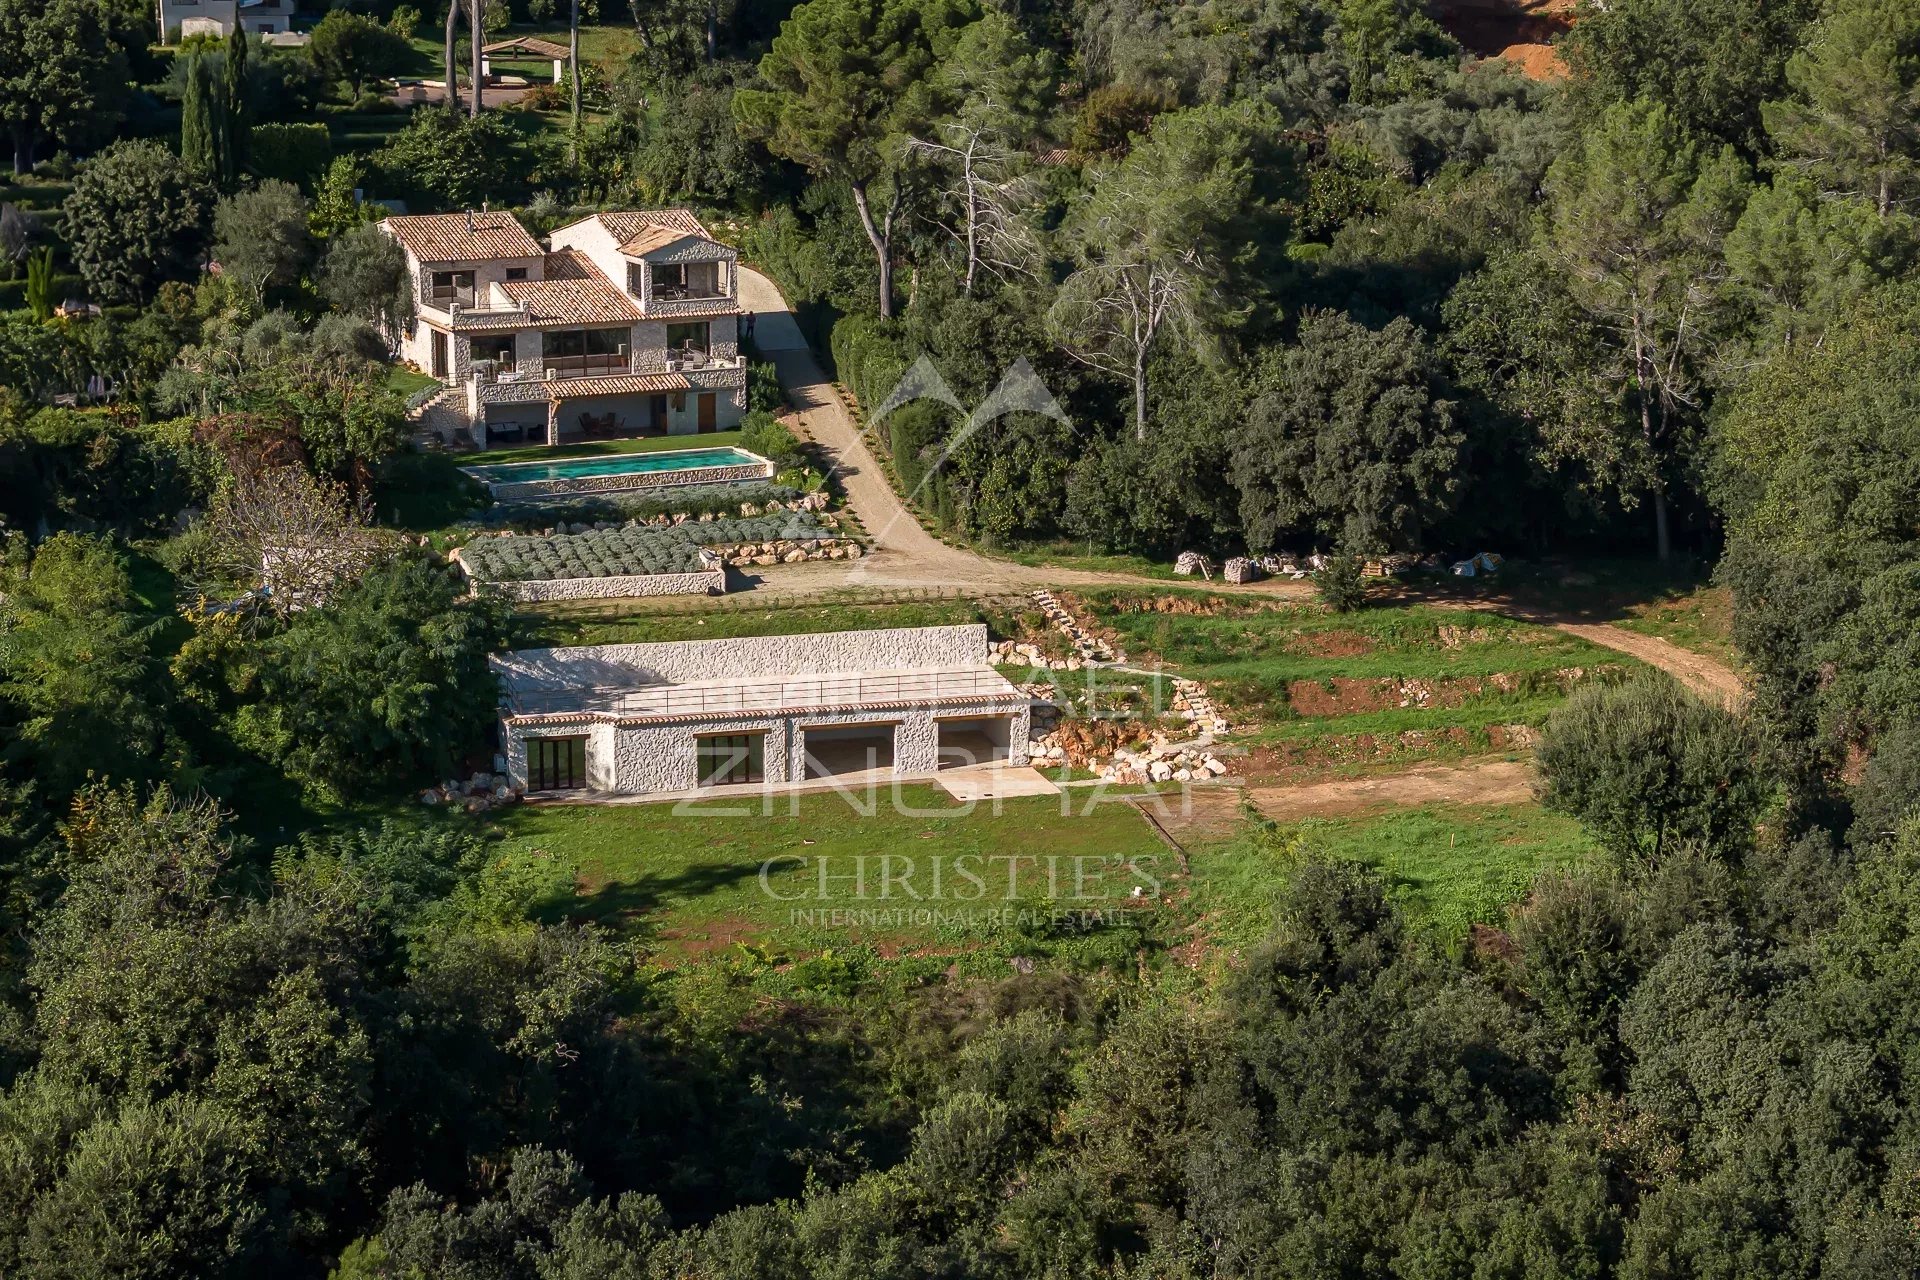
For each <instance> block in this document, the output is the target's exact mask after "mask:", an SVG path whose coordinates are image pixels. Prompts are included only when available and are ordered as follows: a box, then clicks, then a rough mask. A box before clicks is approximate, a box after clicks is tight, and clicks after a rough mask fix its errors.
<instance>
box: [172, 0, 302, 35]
mask: <svg viewBox="0 0 1920 1280" xmlns="http://www.w3.org/2000/svg"><path fill="white" fill-rule="evenodd" d="M158 3H159V6H160V38H161V39H162V40H163V41H167V42H168V43H173V42H176V41H178V40H180V39H182V38H184V37H186V36H198V35H212V36H228V35H232V34H233V28H234V24H235V23H238V24H239V25H240V26H241V27H242V28H243V29H245V30H246V31H247V32H248V33H249V34H253V35H273V34H282V33H285V32H289V31H292V30H293V12H294V8H295V4H294V0H158Z"/></svg>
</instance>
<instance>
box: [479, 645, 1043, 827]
mask: <svg viewBox="0 0 1920 1280" xmlns="http://www.w3.org/2000/svg"><path fill="white" fill-rule="evenodd" d="M492 661H493V666H494V669H495V670H496V671H497V672H499V674H500V682H501V690H502V708H501V714H500V739H501V752H502V754H503V755H504V756H505V757H506V764H507V774H508V776H509V777H510V778H511V780H512V782H513V784H514V785H515V786H516V787H519V788H522V789H524V790H526V791H530V792H535V793H541V792H560V791H596V792H603V793H625V794H656V795H658V794H673V793H680V792H694V791H698V790H700V789H702V788H708V787H715V786H728V785H740V786H749V787H755V788H759V787H774V786H781V785H787V784H792V783H798V782H802V781H805V780H807V779H813V778H833V777H844V776H847V775H854V774H859V775H865V777H866V778H868V779H872V778H875V777H886V778H903V777H929V776H932V775H933V774H934V773H935V772H937V771H938V770H940V769H942V768H945V767H952V766H955V765H970V764H980V763H986V762H989V761H1004V762H1006V763H1007V764H1011V765H1024V764H1026V763H1027V756H1026V753H1027V736H1028V731H1029V728H1030V720H1031V699H1030V698H1029V697H1028V695H1026V694H1025V693H1022V692H1021V691H1020V690H1019V689H1017V688H1015V687H1014V686H1013V685H1012V684H1011V683H1009V682H1008V680H1007V679H1006V678H1005V677H1004V676H1002V675H1001V674H1000V673H999V672H997V671H995V670H994V669H993V667H992V666H991V665H990V654H989V650H988V647H987V629H986V627H985V626H983V625H980V624H977V623H974V624H967V625H961V626H946V627H906V628H896V629H890V630H874V631H835V632H827V633H824V634H817V635H782V636H760V637H754V638H746V639H716V640H684V641H672V642H663V643H657V644H613V645H587V646H580V647H576V648H567V649H523V650H518V651H516V652H512V653H506V654H500V655H498V656H496V657H495V658H494V659H493V660H492Z"/></svg>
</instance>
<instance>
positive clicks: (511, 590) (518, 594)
mask: <svg viewBox="0 0 1920 1280" xmlns="http://www.w3.org/2000/svg"><path fill="white" fill-rule="evenodd" d="M476 585H477V586H478V587H479V588H480V589H481V590H483V591H487V592H490V593H492V594H494V595H498V596H504V597H505V598H506V599H508V600H518V601H521V602H522V603H525V604H538V603H541V602H542V601H547V600H614V599H622V598H625V597H629V596H718V595H725V594H726V591H727V569H726V566H725V565H720V564H717V565H715V566H714V567H712V568H711V569H700V570H697V571H695V572H693V573H631V574H621V575H619V576H616V577H608V578H532V579H524V580H519V581H511V580H510V581H503V582H484V583H477V584H476Z"/></svg>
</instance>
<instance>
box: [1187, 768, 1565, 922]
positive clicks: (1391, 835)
mask: <svg viewBox="0 0 1920 1280" xmlns="http://www.w3.org/2000/svg"><path fill="white" fill-rule="evenodd" d="M1599 856H1600V853H1599V849H1598V846H1596V845H1595V844H1594V843H1593V841H1592V840H1591V839H1590V838H1589V837H1588V836H1587V835H1586V833H1585V832H1583V831H1582V830H1581V829H1580V827H1579V825H1578V824H1577V823H1575V822H1574V821H1573V820H1572V819H1571V818H1567V817H1563V816H1562V815H1560V814H1556V813H1550V812H1548V811H1547V810H1545V809H1542V808H1540V807H1539V806H1537V805H1532V804H1522V805H1508V806H1475V805H1428V806H1423V807H1420V808H1415V809H1398V810H1393V811H1389V812H1385V813H1372V814H1360V815H1355V816H1353V817H1343V818H1315V819H1310V820H1307V821H1304V822H1299V823H1289V824H1282V825H1277V826H1275V825H1266V826H1263V827H1261V828H1257V829H1250V830H1249V831H1248V832H1247V833H1246V834H1244V835H1243V836H1241V837H1240V838H1239V839H1237V840H1235V841H1234V842H1232V843H1231V844H1228V845H1225V846H1222V847H1220V848H1218V849H1214V850H1202V851H1198V852H1196V853H1195V855H1194V857H1193V881H1192V884H1193V891H1192V894H1193V896H1192V908H1193V910H1194V911H1195V912H1196V913H1197V915H1198V917H1199V919H1200V921H1201V929H1202V931H1203V932H1204V933H1205V935H1206V936H1207V937H1208V939H1209V940H1210V941H1212V942H1213V943H1214V944H1215V945H1218V946H1224V947H1230V948H1244V947H1247V946H1250V945H1252V944H1254V943H1256V942H1258V941H1259V940H1260V939H1261V938H1263V937H1265V936H1266V934H1267V933H1268V932H1269V931H1270V930H1271V929H1272V927H1273V904H1274V901H1275V899H1276V897H1277V896H1278V895H1277V892H1276V886H1277V885H1279V884H1280V883H1283V882H1284V881H1285V880H1286V878H1287V877H1289V876H1290V875H1292V874H1293V871H1294V869H1295V868H1297V867H1298V866H1299V865H1300V863H1301V861H1302V860H1303V859H1306V858H1311V857H1325V858H1341V859H1348V860H1351V861H1356V862H1361V863H1365V864H1366V865H1368V866H1370V867H1373V868H1374V869H1376V870H1377V871H1379V872H1380V874H1381V875H1382V877H1383V878H1384V879H1385V880H1386V882H1387V885H1388V889H1389V893H1390V894H1391V896H1392V897H1393V898H1394V899H1395V900H1396V901H1398V902H1399V903H1400V905H1401V906H1402V907H1403V908H1404V909H1405V910H1406V911H1407V913H1408V915H1409V917H1410V918H1412V919H1413V920H1415V921H1416V922H1418V923H1420V924H1422V925H1424V926H1425V927H1427V928H1429V929H1430V930H1431V931H1432V932H1433V933H1434V934H1435V935H1436V936H1437V937H1440V938H1442V939H1445V940H1447V941H1449V942H1453V941H1457V940H1458V939H1460V938H1462V937H1463V936H1464V935H1465V934H1466V932H1467V930H1468V929H1469V928H1470V927H1471V926H1472V925H1474V924H1475V923H1485V924H1494V925H1498V924H1500V923H1502V922H1503V921H1504V920H1505V918H1506V910H1507V908H1508V906H1510V905H1511V904H1512V903H1514V902H1516V901H1518V900H1519V899H1521V898H1522V897H1524V896H1525V895H1526V893H1527V890H1528V888H1529V887H1530V886H1531V885H1532V883H1533V881H1534V879H1535V877H1536V876H1538V875H1539V874H1540V873H1541V872H1542V871H1546V870H1551V869H1554V868H1562V867H1574V866H1579V865H1582V864H1584V863H1587V862H1590V861H1592V860H1593V859H1595V858H1597V857H1599Z"/></svg>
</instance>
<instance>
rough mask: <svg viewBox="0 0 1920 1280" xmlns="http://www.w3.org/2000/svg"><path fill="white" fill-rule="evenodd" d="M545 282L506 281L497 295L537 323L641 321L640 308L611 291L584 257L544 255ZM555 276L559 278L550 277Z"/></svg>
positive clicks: (619, 292) (617, 322) (614, 289)
mask: <svg viewBox="0 0 1920 1280" xmlns="http://www.w3.org/2000/svg"><path fill="white" fill-rule="evenodd" d="M547 269H548V272H549V275H548V278H547V279H545V280H508V281H507V282H505V283H504V284H502V285H501V286H500V291H501V292H502V293H504V294H506V295H507V297H509V298H511V299H513V300H514V301H515V302H517V303H519V304H520V305H521V306H523V307H525V308H526V309H527V318H528V319H529V320H532V321H535V322H539V323H553V322H558V323H563V324H630V323H632V322H633V321H635V320H639V319H641V318H642V317H641V315H640V306H639V304H638V303H636V302H635V301H634V300H633V299H632V298H630V297H628V296H627V295H626V294H624V293H622V292H621V291H620V290H618V289H616V288H614V287H613V282H612V281H610V280H608V279H607V278H606V276H605V275H603V274H601V273H600V272H599V271H598V270H596V269H595V268H594V265H593V263H591V262H590V261H588V260H587V257H586V255H585V254H579V253H573V252H571V251H563V252H561V253H553V254H548V255H547ZM555 272H557V273H558V274H553V273H555Z"/></svg>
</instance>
